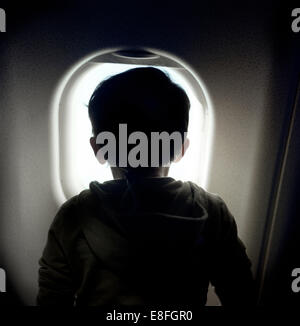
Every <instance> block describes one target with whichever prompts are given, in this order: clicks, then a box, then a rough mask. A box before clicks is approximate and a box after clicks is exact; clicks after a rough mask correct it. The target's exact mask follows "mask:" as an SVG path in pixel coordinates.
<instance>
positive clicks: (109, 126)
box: [88, 67, 190, 165]
mask: <svg viewBox="0 0 300 326" xmlns="http://www.w3.org/2000/svg"><path fill="white" fill-rule="evenodd" d="M189 108H190V102H189V99H188V97H187V95H186V93H185V91H184V90H183V89H182V88H181V87H180V86H179V85H177V84H175V83H174V82H173V81H172V80H171V79H170V78H169V76H168V75H167V74H166V73H164V72H163V71H162V70H160V69H157V68H153V67H144V68H142V67H141V68H134V69H130V70H127V71H125V72H123V73H120V74H117V75H114V76H112V77H110V78H108V79H106V80H104V81H102V82H101V83H100V84H99V85H98V86H97V87H96V89H95V90H94V92H93V94H92V96H91V98H90V101H89V104H88V109H89V117H90V120H91V123H92V128H93V134H94V135H97V134H98V133H100V132H102V131H110V132H112V133H114V134H115V135H118V130H119V124H121V123H124V124H127V128H128V134H129V133H131V132H134V131H142V132H144V133H145V134H146V135H147V136H148V137H149V136H150V133H151V132H154V131H156V132H162V131H166V132H168V133H169V134H171V133H172V132H174V131H178V132H180V133H181V135H182V139H183V140H184V133H185V132H187V128H188V121H189ZM116 138H117V137H116ZM149 139H150V138H149ZM117 141H118V139H117ZM171 147H172V146H171ZM117 148H118V145H117ZM175 150H176V149H175ZM129 151H130V146H128V152H129ZM174 154H176V153H174V151H173V152H172V150H171V159H173V158H174ZM149 157H150V156H149ZM117 165H118V160H117Z"/></svg>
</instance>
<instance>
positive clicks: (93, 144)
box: [90, 137, 106, 164]
mask: <svg viewBox="0 0 300 326" xmlns="http://www.w3.org/2000/svg"><path fill="white" fill-rule="evenodd" d="M90 144H91V147H92V149H93V151H94V154H95V156H96V158H97V160H98V162H99V163H100V164H105V163H106V159H105V158H104V157H103V154H102V152H101V151H100V146H99V145H98V144H97V143H96V137H91V138H90Z"/></svg>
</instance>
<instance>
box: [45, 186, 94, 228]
mask: <svg viewBox="0 0 300 326" xmlns="http://www.w3.org/2000/svg"><path fill="white" fill-rule="evenodd" d="M82 203H85V204H86V205H90V206H93V205H94V203H95V199H94V195H93V194H92V192H91V190H90V189H85V190H83V191H82V192H80V193H79V194H78V195H75V196H73V197H71V198H70V199H68V200H67V201H66V202H65V203H63V204H62V205H61V207H60V208H59V210H58V212H57V213H56V215H55V217H54V219H53V221H52V224H51V227H50V229H52V230H54V231H58V230H60V231H61V230H70V228H72V227H73V228H78V226H79V225H78V215H79V213H80V211H81V206H82Z"/></svg>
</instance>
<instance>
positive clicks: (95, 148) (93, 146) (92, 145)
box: [90, 137, 99, 156]
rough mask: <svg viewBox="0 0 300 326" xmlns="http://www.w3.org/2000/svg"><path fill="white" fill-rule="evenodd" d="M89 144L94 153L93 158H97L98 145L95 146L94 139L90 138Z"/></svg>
mask: <svg viewBox="0 0 300 326" xmlns="http://www.w3.org/2000/svg"><path fill="white" fill-rule="evenodd" d="M90 144H91V147H92V149H93V151H94V154H95V156H97V152H98V149H99V148H98V145H97V144H96V137H91V138H90Z"/></svg>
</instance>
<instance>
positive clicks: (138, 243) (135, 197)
mask: <svg viewBox="0 0 300 326" xmlns="http://www.w3.org/2000/svg"><path fill="white" fill-rule="evenodd" d="M200 189H201V188H199V187H197V186H195V185H194V184H193V183H191V182H181V181H176V180H174V179H173V178H171V177H161V178H143V179H141V180H138V181H136V182H134V183H131V182H128V181H127V179H117V180H112V181H108V182H104V183H98V182H92V183H91V184H90V190H91V192H92V193H93V194H94V195H95V196H96V197H97V199H98V200H99V205H100V206H101V209H102V211H104V214H102V218H103V219H105V221H106V222H107V224H110V223H111V225H112V224H113V223H114V224H115V225H116V226H117V227H118V228H119V231H120V232H121V233H122V234H123V235H124V236H125V237H126V238H127V239H129V241H131V242H132V243H133V244H134V246H135V247H139V248H141V250H143V251H145V250H146V251H148V252H149V251H150V252H151V253H154V254H155V256H156V257H157V256H158V253H159V254H160V255H164V254H166V253H167V254H168V255H170V253H172V252H176V255H177V256H178V253H179V252H185V253H186V251H187V249H188V248H194V247H195V246H199V245H201V243H202V242H203V230H204V227H205V224H206V221H207V217H208V214H207V211H206V209H205V208H204V207H203V204H202V201H201V194H200V193H199V190H200Z"/></svg>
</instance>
